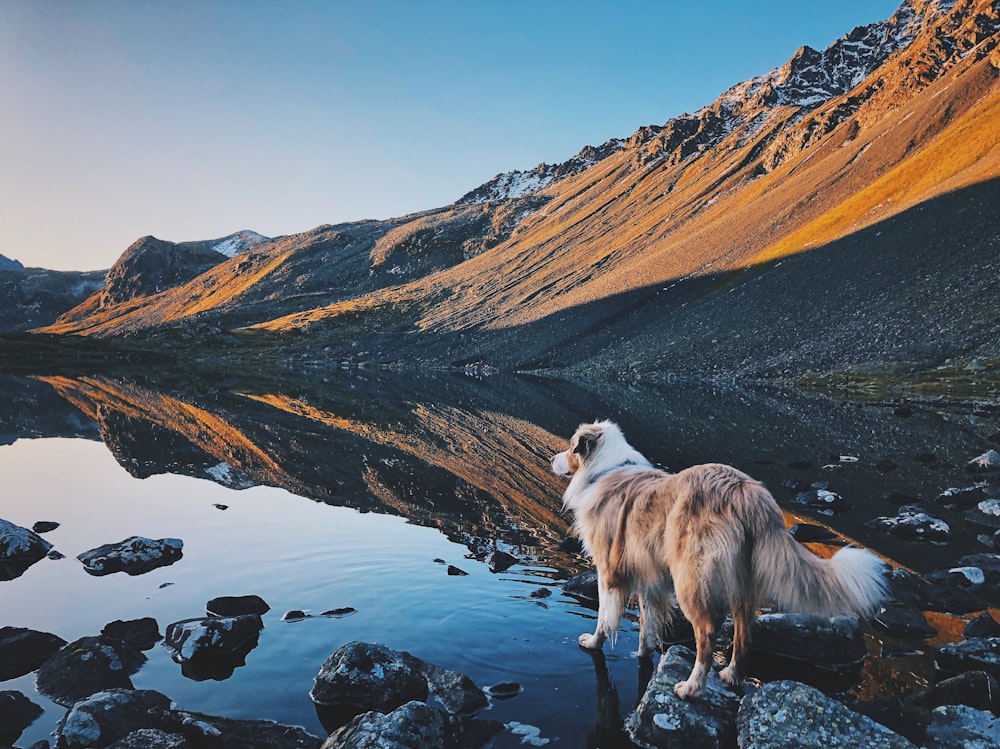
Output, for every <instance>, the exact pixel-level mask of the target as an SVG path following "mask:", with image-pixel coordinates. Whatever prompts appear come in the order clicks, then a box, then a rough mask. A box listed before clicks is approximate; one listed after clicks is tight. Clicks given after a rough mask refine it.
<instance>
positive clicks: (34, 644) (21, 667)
mask: <svg viewBox="0 0 1000 749" xmlns="http://www.w3.org/2000/svg"><path fill="white" fill-rule="evenodd" d="M65 644H66V641H65V640H64V639H63V638H61V637H56V635H53V634H50V633H48V632H38V631H36V630H33V629H25V628H24V627H0V681H7V680H8V679H16V678H17V677H18V676H24V675H25V674H30V673H31V672H32V671H34V670H35V669H36V668H38V667H39V666H41V665H42V664H43V663H45V661H47V660H48V659H49V658H51V657H52V656H53V655H54V654H55V653H56V651H58V650H59V648H61V647H62V646H63V645H65Z"/></svg>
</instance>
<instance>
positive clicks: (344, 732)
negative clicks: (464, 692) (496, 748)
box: [322, 702, 452, 749]
mask: <svg viewBox="0 0 1000 749" xmlns="http://www.w3.org/2000/svg"><path fill="white" fill-rule="evenodd" d="M451 742H452V737H451V730H450V726H449V724H448V721H447V720H446V719H445V716H444V715H443V714H442V713H441V712H440V711H439V710H436V709H434V708H433V707H430V706H429V705H425V704H424V703H423V702H407V703H406V704H405V705H402V706H400V707H398V708H396V709H395V710H393V711H392V712H390V713H388V714H383V713H379V712H375V711H371V712H367V713H363V714H361V715H358V716H356V717H355V718H354V719H353V720H352V721H351V722H349V723H348V724H347V725H345V726H344V727H342V728H340V729H338V730H337V731H334V732H333V733H332V734H331V735H330V737H329V738H328V739H327V740H326V741H324V742H323V747H322V749H436V747H441V746H445V745H446V744H449V743H451Z"/></svg>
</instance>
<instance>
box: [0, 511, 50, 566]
mask: <svg viewBox="0 0 1000 749" xmlns="http://www.w3.org/2000/svg"><path fill="white" fill-rule="evenodd" d="M51 549H52V544H50V543H49V542H48V541H46V540H45V539H44V538H42V537H41V536H39V535H38V534H37V533H35V532H34V531H31V530H28V529H27V528H22V527H21V526H20V525H15V524H14V523H11V522H9V521H7V520H3V519H2V518H0V581H2V580H13V579H15V578H18V577H20V576H21V575H23V574H24V573H25V571H27V569H28V567H30V566H31V565H33V564H34V563H35V562H38V561H39V560H41V559H44V558H45V556H46V555H47V554H48V553H49V551H50V550H51Z"/></svg>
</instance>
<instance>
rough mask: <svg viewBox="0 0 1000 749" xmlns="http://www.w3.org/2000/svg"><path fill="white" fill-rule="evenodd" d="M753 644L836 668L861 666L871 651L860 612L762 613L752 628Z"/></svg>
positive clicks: (761, 649) (765, 650)
mask: <svg viewBox="0 0 1000 749" xmlns="http://www.w3.org/2000/svg"><path fill="white" fill-rule="evenodd" d="M751 648H752V650H753V651H755V652H759V653H766V654H768V655H777V656H781V657H785V658H792V659H794V660H797V661H803V662H805V663H808V664H809V665H811V666H814V667H816V668H821V669H824V670H828V671H835V672H844V671H849V670H851V669H853V668H855V667H857V666H858V665H860V664H861V662H862V661H863V660H864V659H865V656H866V655H867V654H868V649H867V647H866V646H865V638H864V635H863V634H862V632H861V623H860V620H859V619H858V617H856V616H830V617H824V616H809V615H806V614H762V615H761V616H758V617H757V619H756V620H755V621H754V623H753V627H752V629H751Z"/></svg>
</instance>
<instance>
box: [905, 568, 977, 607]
mask: <svg viewBox="0 0 1000 749" xmlns="http://www.w3.org/2000/svg"><path fill="white" fill-rule="evenodd" d="M889 587H890V598H891V599H892V600H893V601H895V602H896V603H900V604H904V605H906V606H913V607H915V608H918V609H920V610H921V611H943V612H947V613H950V614H968V613H969V612H970V611H982V610H983V609H984V608H985V605H984V604H983V602H982V601H981V600H980V599H979V598H978V597H977V596H975V595H974V594H972V593H970V592H969V591H967V590H962V589H960V588H956V587H955V586H954V585H951V584H950V583H930V582H928V581H927V580H924V579H923V578H922V577H920V576H919V575H914V574H913V573H912V572H908V571H907V570H904V569H895V570H893V571H892V575H891V576H890V577H889Z"/></svg>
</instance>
